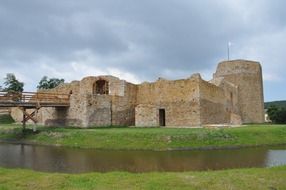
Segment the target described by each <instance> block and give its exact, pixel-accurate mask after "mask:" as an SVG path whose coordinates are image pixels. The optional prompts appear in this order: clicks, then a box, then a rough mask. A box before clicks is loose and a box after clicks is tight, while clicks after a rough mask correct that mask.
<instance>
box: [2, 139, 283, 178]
mask: <svg viewBox="0 0 286 190" xmlns="http://www.w3.org/2000/svg"><path fill="white" fill-rule="evenodd" d="M282 164H286V146H280V147H260V148H243V149H233V150H204V151H162V152H157V151H103V150H92V149H72V148H63V147H49V146H35V145H15V144H0V166H1V167H19V168H31V169H34V170H40V171H49V172H67V173H82V172H91V171H99V172H106V171H130V172H149V171H190V170H209V169H210V170H217V169H226V168H241V167H267V166H274V165H282Z"/></svg>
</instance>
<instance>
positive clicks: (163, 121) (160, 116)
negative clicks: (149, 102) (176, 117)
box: [159, 109, 166, 126]
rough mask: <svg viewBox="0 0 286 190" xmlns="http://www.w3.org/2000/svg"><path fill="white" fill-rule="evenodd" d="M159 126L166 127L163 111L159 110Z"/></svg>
mask: <svg viewBox="0 0 286 190" xmlns="http://www.w3.org/2000/svg"><path fill="white" fill-rule="evenodd" d="M159 125H160V126H166V113H165V109H159Z"/></svg>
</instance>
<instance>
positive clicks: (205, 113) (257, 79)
mask: <svg viewBox="0 0 286 190" xmlns="http://www.w3.org/2000/svg"><path fill="white" fill-rule="evenodd" d="M45 92H52V93H64V94H70V107H69V108H61V109H60V108H41V109H40V110H39V113H38V115H37V117H38V121H39V123H41V124H44V125H48V126H59V125H60V126H81V127H94V126H111V125H115V126H118V125H127V126H134V125H135V126H142V127H144V126H148V127H151V126H181V127H184V126H185V127H187V126H188V127H192V126H202V125H210V124H234V125H236V124H242V123H262V122H264V104H263V102H264V101H263V85H262V71H261V66H260V64H259V63H258V62H254V61H246V60H233V61H223V62H221V63H219V65H218V67H217V70H216V72H215V73H214V75H213V79H212V80H210V81H205V80H203V79H202V78H201V76H200V75H199V74H193V75H192V76H191V77H189V78H187V79H180V80H165V79H160V78H159V79H158V80H157V81H156V82H151V83H149V82H144V83H142V84H139V85H135V84H132V83H129V82H126V81H124V80H120V79H118V78H116V77H113V76H97V77H93V76H90V77H86V78H83V79H82V80H81V81H73V82H71V83H68V84H62V85H60V86H58V87H56V88H55V89H51V90H47V91H45ZM15 109H16V108H15ZM15 109H14V111H12V116H13V117H14V118H16V120H18V121H20V120H21V118H22V115H21V114H20V112H17V111H16V110H15Z"/></svg>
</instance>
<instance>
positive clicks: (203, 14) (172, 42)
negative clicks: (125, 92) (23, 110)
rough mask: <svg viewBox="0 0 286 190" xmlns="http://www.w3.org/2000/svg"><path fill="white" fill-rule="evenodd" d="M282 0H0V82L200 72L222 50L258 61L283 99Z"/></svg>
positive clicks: (206, 74)
mask: <svg viewBox="0 0 286 190" xmlns="http://www.w3.org/2000/svg"><path fill="white" fill-rule="evenodd" d="M285 7H286V1H284V0H252V1H249V0H81V1H79V0H60V1H59V0H45V1H40V0H1V1H0V83H2V82H3V78H4V77H5V75H6V73H14V74H15V75H16V77H17V78H19V79H20V80H21V81H23V82H24V83H25V90H26V91H32V90H35V87H36V86H37V83H38V82H39V80H40V79H41V78H42V76H44V75H47V76H49V77H59V78H64V79H65V80H66V81H67V82H69V81H72V80H79V79H81V78H82V77H84V76H87V75H105V74H111V75H114V76H117V77H120V78H121V79H125V80H128V81H130V82H134V83H140V82H143V81H154V80H156V79H157V78H158V77H164V78H167V79H178V78H185V77H188V76H190V75H191V74H192V73H196V72H200V73H201V74H202V76H203V78H204V79H206V80H209V79H211V77H212V73H213V72H214V71H215V68H216V65H217V63H218V62H219V61H222V60H225V59H226V58H227V44H228V42H229V41H230V42H231V43H232V45H231V49H230V57H231V59H251V60H256V61H259V62H261V64H262V67H263V77H264V93H265V100H266V101H270V100H281V99H286V88H285V84H286V74H285V71H286V62H285V60H286V51H285V50H286V11H285Z"/></svg>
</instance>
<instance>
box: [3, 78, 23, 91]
mask: <svg viewBox="0 0 286 190" xmlns="http://www.w3.org/2000/svg"><path fill="white" fill-rule="evenodd" d="M4 85H5V88H4V91H8V92H23V90H24V83H23V82H20V81H18V80H17V79H16V77H15V75H14V74H13V73H7V75H6V78H4Z"/></svg>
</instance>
